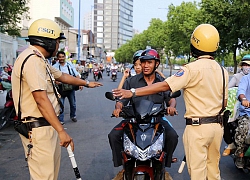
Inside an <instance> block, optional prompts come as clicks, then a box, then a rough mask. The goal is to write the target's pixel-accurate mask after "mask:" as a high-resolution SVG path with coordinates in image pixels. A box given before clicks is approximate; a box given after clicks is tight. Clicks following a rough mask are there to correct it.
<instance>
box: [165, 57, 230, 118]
mask: <svg viewBox="0 0 250 180" xmlns="http://www.w3.org/2000/svg"><path fill="white" fill-rule="evenodd" d="M223 69H224V68H223ZM224 74H225V88H226V90H225V99H227V98H228V91H227V89H228V87H227V86H228V72H227V71H226V70H225V69H224ZM165 81H166V82H167V83H168V84H169V86H170V88H171V90H172V91H173V92H175V91H177V90H180V89H183V97H184V101H185V105H186V113H185V115H184V117H186V118H194V117H209V116H216V115H218V113H219V111H220V110H221V107H222V97H223V77H222V70H221V67H220V66H219V64H218V63H217V62H216V61H215V60H212V59H206V58H202V59H198V60H196V61H194V62H191V63H189V64H187V65H185V66H184V67H183V68H182V69H181V70H179V71H178V72H177V73H176V74H175V75H173V76H171V77H169V78H167V79H166V80H165Z"/></svg>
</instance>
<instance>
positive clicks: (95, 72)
mask: <svg viewBox="0 0 250 180" xmlns="http://www.w3.org/2000/svg"><path fill="white" fill-rule="evenodd" d="M100 73H101V72H100V71H99V69H97V68H96V69H94V71H93V75H94V79H95V81H98V80H99V79H100Z"/></svg>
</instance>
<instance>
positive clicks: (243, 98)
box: [234, 74, 250, 168]
mask: <svg viewBox="0 0 250 180" xmlns="http://www.w3.org/2000/svg"><path fill="white" fill-rule="evenodd" d="M249 83H250V74H248V75H246V76H243V77H242V78H241V80H240V84H239V87H238V92H237V98H238V99H239V101H240V102H241V104H240V107H239V117H238V118H237V119H236V121H237V122H238V126H237V128H236V130H235V136H234V139H235V145H236V151H235V155H236V159H235V165H236V167H237V168H244V164H245V160H244V148H245V147H244V142H245V139H246V137H247V134H248V131H249V125H250V108H249V107H250V102H249V100H250V86H249Z"/></svg>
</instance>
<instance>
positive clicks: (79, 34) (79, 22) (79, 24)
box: [77, 0, 81, 63]
mask: <svg viewBox="0 0 250 180" xmlns="http://www.w3.org/2000/svg"><path fill="white" fill-rule="evenodd" d="M78 18H79V20H78V38H77V40H78V63H81V62H80V52H81V51H80V47H81V41H80V38H81V32H80V30H81V0H79V17H78Z"/></svg>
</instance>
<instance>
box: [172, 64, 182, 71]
mask: <svg viewBox="0 0 250 180" xmlns="http://www.w3.org/2000/svg"><path fill="white" fill-rule="evenodd" d="M173 69H174V70H179V69H181V66H180V65H178V64H174V65H173Z"/></svg>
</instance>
